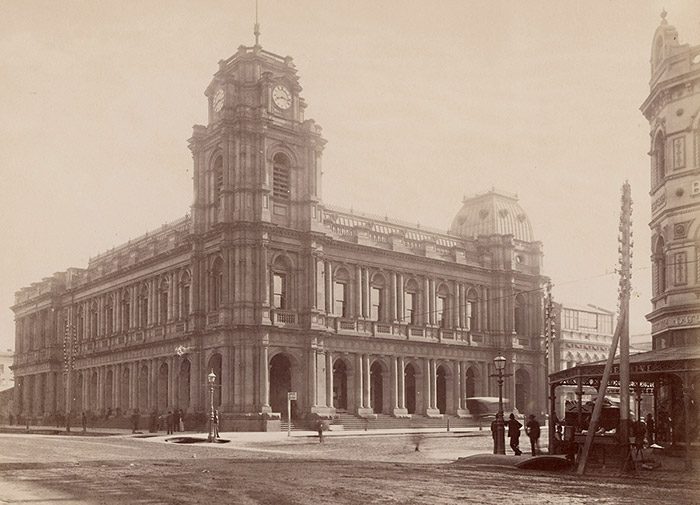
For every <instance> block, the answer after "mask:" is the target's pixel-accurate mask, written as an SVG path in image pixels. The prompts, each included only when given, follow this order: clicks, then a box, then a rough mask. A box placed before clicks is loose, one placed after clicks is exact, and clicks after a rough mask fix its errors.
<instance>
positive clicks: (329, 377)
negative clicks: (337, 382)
mask: <svg viewBox="0 0 700 505" xmlns="http://www.w3.org/2000/svg"><path fill="white" fill-rule="evenodd" d="M326 406H328V407H329V408H331V409H332V408H334V407H335V405H333V354H332V353H331V351H330V350H327V351H326Z"/></svg>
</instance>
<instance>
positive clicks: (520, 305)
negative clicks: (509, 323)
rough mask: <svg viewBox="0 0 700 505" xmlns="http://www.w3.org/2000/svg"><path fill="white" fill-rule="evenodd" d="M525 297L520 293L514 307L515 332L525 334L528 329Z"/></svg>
mask: <svg viewBox="0 0 700 505" xmlns="http://www.w3.org/2000/svg"><path fill="white" fill-rule="evenodd" d="M525 306H526V304H525V297H524V296H523V295H522V294H520V295H518V296H516V297H515V307H514V312H515V313H514V323H515V328H514V330H515V333H517V334H518V335H525V332H526V331H527V328H526V324H525V323H526V320H525V315H526V312H525Z"/></svg>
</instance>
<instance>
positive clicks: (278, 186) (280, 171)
mask: <svg viewBox="0 0 700 505" xmlns="http://www.w3.org/2000/svg"><path fill="white" fill-rule="evenodd" d="M290 165H291V163H290V162H289V158H287V156H285V155H284V154H282V153H277V154H276V155H275V157H274V158H273V160H272V196H274V197H275V198H279V199H280V200H289V197H290V194H291V188H290V185H289V167H290Z"/></svg>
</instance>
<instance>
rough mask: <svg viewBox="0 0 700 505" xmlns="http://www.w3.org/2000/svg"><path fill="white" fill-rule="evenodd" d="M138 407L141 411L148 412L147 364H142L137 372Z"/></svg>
mask: <svg viewBox="0 0 700 505" xmlns="http://www.w3.org/2000/svg"><path fill="white" fill-rule="evenodd" d="M138 395H139V398H138V407H139V410H140V411H141V413H142V414H143V413H146V412H148V366H146V365H143V366H142V367H141V371H140V372H139V388H138Z"/></svg>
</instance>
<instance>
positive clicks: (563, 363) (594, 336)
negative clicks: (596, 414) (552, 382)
mask: <svg viewBox="0 0 700 505" xmlns="http://www.w3.org/2000/svg"><path fill="white" fill-rule="evenodd" d="M553 312H554V320H555V321H554V327H555V335H556V338H555V339H554V343H553V347H554V356H555V363H554V370H553V372H558V371H559V370H565V369H567V368H572V367H575V366H578V365H582V364H584V363H592V362H596V361H605V360H606V359H607V358H608V355H609V354H610V345H611V344H612V338H613V316H614V313H613V312H610V311H608V310H605V309H601V308H600V307H596V306H595V305H587V306H585V307H579V306H575V305H572V304H560V303H555V304H554V311H553ZM592 391H593V389H592V388H590V389H589V388H586V390H585V391H584V392H585V393H586V394H585V395H584V397H583V399H584V401H585V400H586V399H589V398H590V395H589V393H590V392H592ZM577 400H578V398H577V397H576V387H574V386H561V387H560V388H559V389H558V394H557V407H556V412H557V415H558V416H559V417H560V418H563V416H564V408H565V405H566V402H567V401H577Z"/></svg>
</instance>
